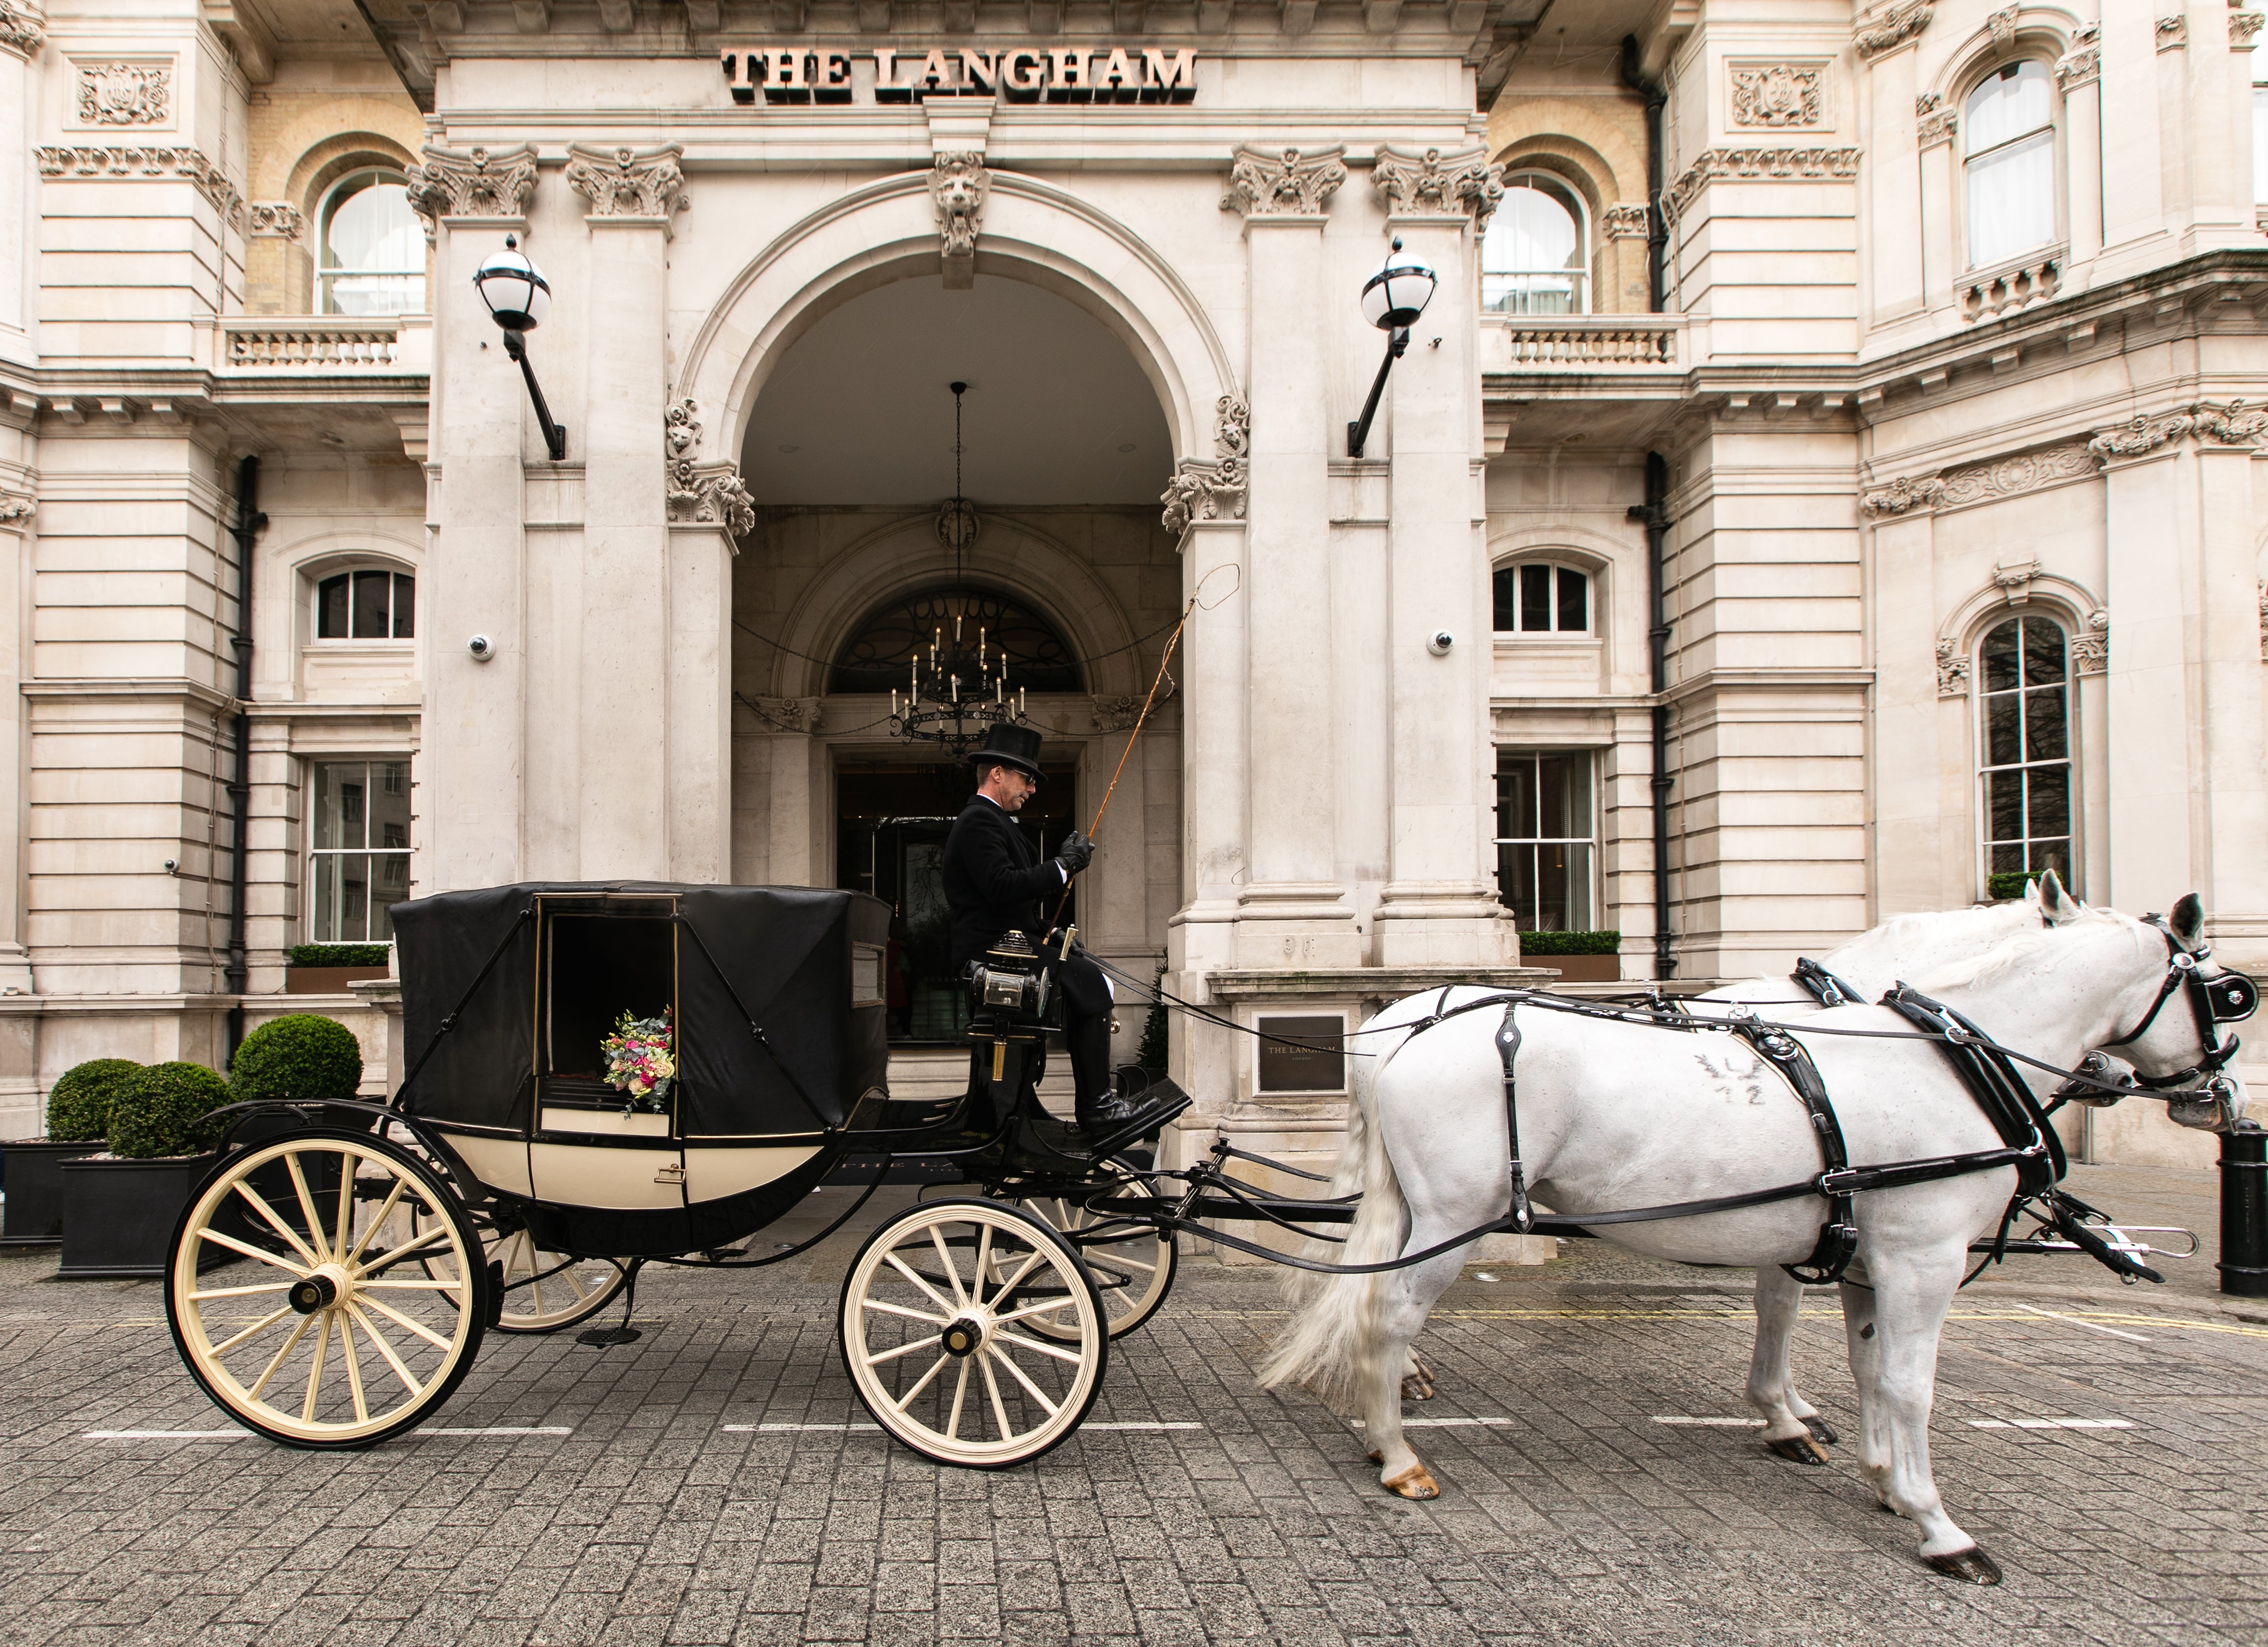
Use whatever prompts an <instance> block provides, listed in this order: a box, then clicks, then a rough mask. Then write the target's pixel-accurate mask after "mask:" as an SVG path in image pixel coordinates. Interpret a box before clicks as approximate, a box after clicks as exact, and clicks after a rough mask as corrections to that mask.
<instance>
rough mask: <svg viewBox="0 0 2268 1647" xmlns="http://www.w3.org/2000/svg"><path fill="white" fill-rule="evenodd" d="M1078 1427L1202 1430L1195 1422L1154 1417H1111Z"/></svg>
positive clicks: (1096, 1428) (1089, 1428)
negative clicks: (1175, 1421)
mask: <svg viewBox="0 0 2268 1647" xmlns="http://www.w3.org/2000/svg"><path fill="white" fill-rule="evenodd" d="M1079 1428H1080V1429H1081V1430H1202V1429H1204V1425H1203V1424H1200V1423H1166V1422H1164V1421H1162V1420H1160V1419H1154V1418H1127V1419H1111V1420H1109V1421H1108V1422H1107V1423H1086V1424H1081V1425H1080V1426H1079Z"/></svg>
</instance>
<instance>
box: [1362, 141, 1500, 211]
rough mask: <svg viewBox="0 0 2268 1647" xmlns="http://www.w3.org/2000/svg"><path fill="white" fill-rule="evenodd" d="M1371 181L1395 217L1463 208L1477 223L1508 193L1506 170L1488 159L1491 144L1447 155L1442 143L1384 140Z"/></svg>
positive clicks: (1383, 202) (1372, 171)
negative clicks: (1408, 145)
mask: <svg viewBox="0 0 2268 1647" xmlns="http://www.w3.org/2000/svg"><path fill="white" fill-rule="evenodd" d="M1370 187H1371V188H1372V189H1373V191H1374V192H1375V193H1376V194H1377V195H1378V197H1379V200H1380V202H1381V203H1382V204H1384V206H1385V207H1386V210H1387V215H1388V216H1389V217H1393V216H1396V215H1401V214H1405V213H1406V214H1413V215H1418V216H1434V217H1446V216H1448V215H1449V214H1452V213H1455V212H1463V213H1465V214H1467V215H1468V216H1469V217H1471V218H1472V220H1473V223H1474V224H1475V226H1476V227H1478V226H1480V225H1483V224H1486V223H1487V222H1488V220H1489V217H1490V214H1491V213H1492V212H1494V211H1495V210H1496V205H1497V202H1499V201H1500V200H1502V199H1503V198H1504V175H1503V173H1501V172H1500V171H1499V169H1498V168H1497V167H1495V166H1492V165H1490V164H1489V163H1488V151H1486V150H1485V149H1463V150H1459V151H1456V152H1455V153H1453V154H1447V155H1445V154H1443V153H1442V152H1441V151H1440V150H1439V149H1427V150H1425V151H1423V152H1422V153H1418V152H1412V151H1409V150H1406V149H1396V148H1395V147H1394V146H1393V145H1391V144H1390V143H1389V144H1381V146H1380V148H1379V151H1378V158H1377V160H1376V162H1375V163H1373V165H1372V166H1371V169H1370Z"/></svg>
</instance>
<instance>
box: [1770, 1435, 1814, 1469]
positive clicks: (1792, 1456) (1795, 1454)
mask: <svg viewBox="0 0 2268 1647" xmlns="http://www.w3.org/2000/svg"><path fill="white" fill-rule="evenodd" d="M1764 1445H1765V1446H1767V1447H1769V1448H1771V1450H1772V1451H1773V1452H1776V1453H1778V1455H1779V1456H1780V1457H1781V1458H1784V1459H1786V1460H1788V1461H1789V1462H1790V1463H1792V1464H1810V1465H1821V1464H1824V1463H1826V1462H1827V1449H1826V1448H1825V1447H1823V1446H1821V1445H1819V1444H1818V1443H1817V1442H1816V1441H1814V1440H1813V1439H1812V1438H1811V1437H1810V1436H1809V1435H1808V1434H1805V1435H1800V1436H1787V1437H1783V1438H1782V1439H1780V1440H1778V1441H1767V1442H1765V1443H1764Z"/></svg>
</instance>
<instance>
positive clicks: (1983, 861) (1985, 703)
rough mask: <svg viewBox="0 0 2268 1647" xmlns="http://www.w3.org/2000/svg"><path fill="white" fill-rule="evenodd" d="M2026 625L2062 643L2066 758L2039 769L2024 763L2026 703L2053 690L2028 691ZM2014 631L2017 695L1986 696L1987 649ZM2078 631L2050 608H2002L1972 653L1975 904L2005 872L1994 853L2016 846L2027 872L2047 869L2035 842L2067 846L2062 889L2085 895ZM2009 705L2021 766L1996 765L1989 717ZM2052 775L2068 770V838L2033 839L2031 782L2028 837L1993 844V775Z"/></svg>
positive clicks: (2026, 798)
mask: <svg viewBox="0 0 2268 1647" xmlns="http://www.w3.org/2000/svg"><path fill="white" fill-rule="evenodd" d="M2026 621H2035V622H2042V623H2046V624H2049V625H2051V626H2052V627H2053V628H2054V629H2055V631H2056V633H2057V634H2058V636H2060V637H2061V638H2062V641H2063V679H2062V680H2060V681H2058V682H2056V683H2055V688H2056V689H2058V690H2059V691H2060V692H2061V693H2062V696H2063V754H2062V755H2061V756H2060V757H2058V758H2056V759H2052V760H2047V761H2034V760H2030V759H2029V758H2022V757H2029V754H2030V748H2029V740H2030V729H2029V724H2027V718H2026V717H2025V715H2024V714H2023V700H2024V699H2025V698H2028V697H2029V695H2032V694H2033V693H2035V692H2040V691H2043V690H2046V689H2048V688H2046V687H2034V686H2031V685H2030V684H2029V682H2028V680H2027V678H2026V669H2027V664H2026V658H2025V652H2024V642H2023V630H2022V629H2021V625H2022V624H2024V623H2025V622H2026ZM2011 624H2015V625H2018V626H2019V627H2018V629H2017V639H2016V660H2017V672H2018V673H2017V684H2016V686H2014V687H2011V688H2006V689H2003V690H2000V691H1992V690H1988V689H1987V681H1988V680H1989V677H1988V676H1987V675H1986V673H1985V646H1986V645H1987V644H1988V643H1990V642H1991V640H1992V636H1995V635H1997V634H1999V632H2000V631H2001V630H2002V629H2006V628H2007V627H2008V626H2009V625H2011ZM2076 628H2077V626H2076V625H2075V624H2074V623H2073V621H2072V620H2071V619H2070V617H2069V616H2067V615H2066V614H2064V613H2062V612H2059V611H2057V610H2055V609H2054V608H2052V607H2040V608H2038V609H2036V610H2025V611H2018V612H2011V611H2007V610H2006V609H2005V608H2004V609H2003V610H2002V611H2000V612H1998V613H1995V614H1993V618H1992V621H1990V622H1987V623H1985V625H1983V626H1982V627H1981V628H1980V629H1978V630H1977V636H1976V639H1975V641H1974V643H1972V644H1971V645H1970V649H1969V657H1970V680H1973V681H1974V682H1975V687H1974V689H1973V690H1972V692H1971V693H1970V698H1971V700H1972V706H1971V709H1970V736H1971V738H1972V739H1974V740H1975V746H1974V750H1973V754H1972V758H1971V760H1970V772H1971V774H1972V776H1973V783H1974V790H1973V792H1974V794H1975V797H1976V806H1977V827H1976V830H1975V834H1974V837H1973V838H1974V839H1975V841H1976V843H1977V848H1976V864H1977V896H1978V898H1979V899H1980V900H1985V899H1989V898H1990V896H1991V893H1992V877H1993V876H1994V875H1995V874H1996V873H2000V872H2002V871H1996V870H1995V869H1994V868H1993V865H1992V853H1993V849H1994V848H1995V847H2001V846H2016V847H2020V848H2021V849H2022V853H2023V858H2024V862H2023V864H2021V869H2022V870H2023V871H2031V870H2032V869H2034V868H2035V867H2038V868H2046V867H2049V866H2048V865H2045V864H2037V865H2036V864H2035V863H2034V859H2033V850H2032V849H2033V846H2034V843H2035V842H2053V841H2058V840H2059V841H2061V842H2063V846H2064V863H2063V864H2062V865H2060V866H2058V867H2057V869H2056V872H2057V875H2058V877H2059V878H2060V879H2061V880H2062V881H2063V883H2064V885H2065V886H2066V887H2068V888H2070V889H2071V891H2072V893H2073V895H2074V896H2084V895H2085V894H2084V893H2083V891H2082V880H2083V877H2082V874H2081V871H2082V868H2083V866H2084V864H2085V863H2086V856H2085V852H2084V850H2083V842H2082V839H2081V831H2080V824H2081V819H2080V800H2081V794H2080V783H2081V782H2082V773H2081V770H2080V730H2079V681H2080V676H2079V674H2078V673H2077V659H2076V658H2074V657H2073V653H2072V636H2073V634H2074V632H2075V630H2076ZM2007 697H2014V698H2016V699H2017V700H2018V712H2017V717H2016V721H2017V728H2018V735H2019V737H2020V739H2022V740H2023V741H2022V742H2021V744H2020V745H2019V752H2020V758H2019V759H2018V760H2016V761H1998V762H1996V761H1993V760H1992V726H1991V721H1990V710H1991V705H1992V701H1993V700H1995V699H1999V698H2007ZM2050 767H2061V768H2063V773H2064V833H2063V834H2062V835H2033V834H2032V817H2031V786H2030V781H2029V778H2028V779H2027V780H2026V783H2025V789H2024V805H2023V807H2022V812H2023V817H2022V824H2023V831H2024V833H2023V834H2022V835H2021V836H2020V837H2018V838H2016V839H2015V840H2013V841H1997V840H1995V839H1994V838H1993V835H1992V775H1993V774H1994V773H1997V772H2026V773H2029V772H2031V771H2035V770H2039V769H2043V768H2050ZM2008 872H2014V871H2008Z"/></svg>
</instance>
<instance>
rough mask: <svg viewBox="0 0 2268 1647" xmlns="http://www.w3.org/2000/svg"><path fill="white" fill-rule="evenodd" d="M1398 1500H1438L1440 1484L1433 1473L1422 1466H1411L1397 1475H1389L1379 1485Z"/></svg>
mask: <svg viewBox="0 0 2268 1647" xmlns="http://www.w3.org/2000/svg"><path fill="white" fill-rule="evenodd" d="M1380 1484H1381V1486H1383V1487H1384V1488H1385V1489H1386V1490H1387V1491H1388V1492H1389V1493H1392V1494H1394V1495H1395V1496H1396V1497H1398V1498H1439V1497H1440V1496H1441V1483H1440V1482H1437V1481H1435V1480H1434V1479H1433V1473H1432V1471H1431V1470H1429V1469H1427V1468H1426V1467H1425V1466H1424V1465H1422V1464H1413V1465H1411V1466H1410V1467H1409V1468H1408V1469H1406V1470H1404V1471H1403V1472H1402V1474H1399V1475H1389V1476H1388V1477H1387V1478H1386V1480H1385V1481H1384V1482H1381V1483H1380Z"/></svg>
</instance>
